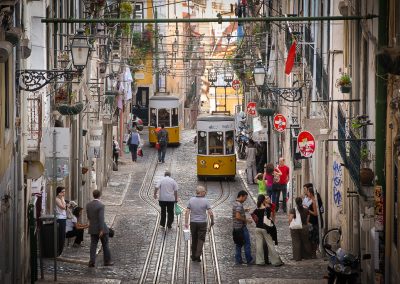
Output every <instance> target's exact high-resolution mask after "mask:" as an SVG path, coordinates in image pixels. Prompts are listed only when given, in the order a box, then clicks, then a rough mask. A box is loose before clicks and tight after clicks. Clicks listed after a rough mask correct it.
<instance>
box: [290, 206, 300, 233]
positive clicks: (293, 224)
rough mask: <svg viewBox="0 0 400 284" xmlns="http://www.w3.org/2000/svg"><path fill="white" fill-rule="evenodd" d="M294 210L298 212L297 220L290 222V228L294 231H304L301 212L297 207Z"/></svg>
mask: <svg viewBox="0 0 400 284" xmlns="http://www.w3.org/2000/svg"><path fill="white" fill-rule="evenodd" d="M294 210H295V212H296V218H293V220H292V222H290V225H289V228H290V229H292V230H298V229H303V224H302V222H301V216H300V212H299V210H298V209H297V207H295V208H294Z"/></svg>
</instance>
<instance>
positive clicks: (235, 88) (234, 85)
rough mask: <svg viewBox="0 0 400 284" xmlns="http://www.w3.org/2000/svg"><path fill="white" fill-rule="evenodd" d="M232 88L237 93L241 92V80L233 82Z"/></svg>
mask: <svg viewBox="0 0 400 284" xmlns="http://www.w3.org/2000/svg"><path fill="white" fill-rule="evenodd" d="M232 88H233V89H234V90H235V91H237V90H239V88H240V81H239V80H236V79H235V80H233V81H232Z"/></svg>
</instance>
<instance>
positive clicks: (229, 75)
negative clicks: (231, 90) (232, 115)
mask: <svg viewBox="0 0 400 284" xmlns="http://www.w3.org/2000/svg"><path fill="white" fill-rule="evenodd" d="M224 81H225V83H226V84H225V86H224V89H225V111H226V88H227V87H230V86H231V82H232V81H233V70H232V68H231V67H230V66H227V67H226V68H225V72H224Z"/></svg>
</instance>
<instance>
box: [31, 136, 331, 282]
mask: <svg viewBox="0 0 400 284" xmlns="http://www.w3.org/2000/svg"><path fill="white" fill-rule="evenodd" d="M142 136H143V137H142V138H144V140H145V141H146V139H147V133H146V131H143V133H142ZM194 136H195V131H193V130H185V131H183V133H182V143H181V145H180V147H177V148H168V152H167V157H166V163H165V164H158V165H157V167H155V163H156V151H155V150H154V149H153V148H150V147H149V146H148V145H145V146H144V147H143V152H144V157H143V158H141V159H139V161H138V162H137V163H132V162H131V161H130V159H129V155H128V154H126V155H125V156H124V157H122V159H121V164H120V166H119V170H118V172H113V173H112V175H111V178H110V181H109V183H108V186H107V187H106V188H104V190H103V196H102V201H103V202H104V203H105V204H106V222H107V224H109V225H112V227H113V228H114V229H115V232H116V233H115V237H114V238H113V239H110V249H111V252H112V257H113V260H114V262H115V264H114V266H112V267H104V266H102V264H103V261H102V257H103V255H102V252H101V251H100V249H98V254H99V255H98V257H97V263H96V268H95V269H93V268H88V267H87V263H88V260H89V245H90V240H89V236H88V235H87V234H85V239H84V246H83V247H82V248H79V249H75V248H72V247H66V248H65V249H64V252H63V254H62V256H61V257H60V258H59V259H58V277H59V283H64V281H65V283H66V282H67V281H68V283H138V282H139V280H140V279H141V276H143V275H142V269H143V267H144V264H145V262H146V256H147V254H148V251H149V248H150V240H151V238H152V235H153V234H156V239H157V242H156V245H155V249H154V252H155V253H154V256H153V258H151V259H150V260H149V263H148V268H149V270H148V271H149V272H148V274H147V275H146V277H145V278H144V279H146V281H145V282H146V283H150V282H154V279H155V277H158V278H157V279H159V283H171V279H174V280H173V282H174V283H186V280H185V276H186V272H187V271H186V270H187V267H186V264H185V261H184V259H185V255H187V247H186V246H184V245H186V244H185V242H184V240H183V237H182V234H181V233H182V230H181V229H180V227H179V224H180V222H181V221H182V220H181V218H179V220H176V221H175V223H174V226H173V228H172V229H171V230H169V231H168V232H166V233H165V232H164V230H158V229H157V230H155V228H157V227H158V224H157V218H158V214H159V213H158V211H159V209H158V204H157V203H156V201H155V200H153V199H152V190H153V186H151V188H150V192H148V184H149V183H151V184H154V183H155V182H156V181H157V180H158V179H159V178H160V177H162V176H163V173H164V171H165V170H166V169H169V170H171V172H172V177H173V178H174V179H176V180H177V182H178V184H179V187H180V188H179V199H180V200H179V204H180V205H181V206H182V207H184V208H185V207H186V203H187V201H188V200H189V198H190V197H191V196H193V195H194V191H195V188H196V186H197V185H198V184H202V185H203V184H204V182H203V181H197V177H196V156H195V145H194V144H193V138H194ZM244 166H245V164H244V161H238V176H237V178H236V180H235V182H229V183H226V182H225V183H223V184H224V188H225V189H224V190H225V191H226V192H225V193H224V194H225V195H226V196H225V197H226V198H227V200H226V201H225V202H224V203H222V204H220V205H219V206H218V207H216V208H215V209H214V214H215V216H216V219H215V221H216V225H215V226H214V236H215V241H216V250H217V255H218V263H219V270H220V272H221V282H222V283H277V281H279V283H305V282H304V281H307V283H312V284H313V283H325V282H324V280H323V279H322V278H323V275H324V274H325V271H326V262H325V261H324V260H322V259H315V260H307V261H301V262H294V261H291V260H290V259H291V257H292V254H291V238H290V233H289V228H288V224H287V217H286V215H284V214H283V213H278V215H277V227H278V238H279V245H278V247H277V250H278V252H279V253H280V255H281V258H282V260H283V261H284V262H285V265H284V266H282V267H279V268H276V267H273V266H256V265H254V266H247V265H239V266H238V265H235V264H234V256H233V255H234V244H233V241H232V237H231V222H232V220H231V219H232V217H231V214H232V213H231V212H232V211H231V210H232V208H231V203H232V202H233V201H234V200H235V198H236V194H237V192H238V191H239V190H241V189H243V188H245V189H247V190H248V191H249V192H250V195H251V196H252V197H253V199H255V198H256V194H257V188H256V186H255V185H249V186H247V185H246V184H245V183H244V182H243V181H242V174H243V170H244ZM153 172H154V179H151V176H152V173H153ZM144 181H145V182H144ZM145 183H146V184H147V185H146V184H145ZM217 185H218V183H217V182H211V183H210V182H207V187H208V188H209V192H208V194H207V197H208V198H209V199H210V201H211V202H213V200H216V199H217V198H218V197H219V195H220V194H221V193H220V192H218V191H217V190H213V188H215V187H216V186H217ZM245 207H250V208H255V203H254V202H253V201H252V200H251V199H250V198H249V199H248V201H246V203H245ZM254 228H255V226H254V224H251V225H249V230H250V234H251V238H252V251H253V255H254V256H255V244H254V243H253V242H254V241H255V238H254V237H253V236H254V235H253V233H254ZM164 233H165V240H166V245H165V250H164V254H163V255H161V254H158V252H159V250H160V247H159V245H160V244H161V241H160V240H161V239H162V235H163V234H164ZM176 243H181V244H182V246H181V248H180V249H179V250H176V249H175V244H176ZM208 248H209V243H208V238H207V242H206V244H205V250H207V249H208ZM158 257H162V263H163V264H162V268H161V270H160V273H159V275H158V276H156V275H153V274H152V271H154V270H155V267H154V266H155V265H156V264H155V259H157V258H158ZM174 257H177V259H178V264H177V266H176V267H175V269H176V271H175V274H172V265H171V263H172V261H173V259H174ZM206 263H207V265H208V266H207V279H208V283H213V282H212V281H211V280H212V277H211V276H209V275H212V274H213V273H210V270H212V269H213V268H212V267H210V265H211V260H209V256H208V255H207V254H206ZM44 273H45V279H46V280H41V281H39V283H40V282H48V281H51V279H52V277H53V260H52V259H44ZM200 273H201V267H200V265H199V264H195V263H191V265H190V279H189V280H190V283H201V282H200V281H201V280H200V278H199V275H200ZM39 275H40V273H39ZM173 275H174V276H173ZM172 277H174V278H172Z"/></svg>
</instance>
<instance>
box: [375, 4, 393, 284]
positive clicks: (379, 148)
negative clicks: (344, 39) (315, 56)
mask: <svg viewBox="0 0 400 284" xmlns="http://www.w3.org/2000/svg"><path fill="white" fill-rule="evenodd" d="M387 45H388V1H386V0H379V18H378V49H380V48H382V47H384V46H387ZM376 70H377V71H376V74H377V75H376V76H375V78H376V89H375V90H376V99H375V115H376V121H375V125H376V127H375V139H376V140H375V157H376V158H375V173H376V185H377V186H382V198H383V200H385V201H386V183H385V150H386V149H385V146H386V136H385V135H386V106H387V98H386V96H387V85H386V80H387V75H384V74H385V71H384V70H383V68H382V66H381V65H380V64H377V66H376ZM378 74H379V76H378ZM383 206H384V207H383V212H384V214H386V203H384V205H383ZM385 224H387V222H384V228H385ZM384 230H386V228H385V229H384ZM380 234H383V237H384V240H385V241H384V244H383V245H384V250H385V251H384V253H385V254H384V255H385V256H384V259H383V260H382V261H383V262H384V263H383V265H384V268H385V271H381V273H384V279H385V283H389V272H390V271H389V258H390V245H389V243H390V235H389V234H385V231H384V232H383V233H379V235H380ZM379 239H380V238H379ZM379 254H380V252H379V253H378V256H379ZM380 267H381V265H380Z"/></svg>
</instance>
